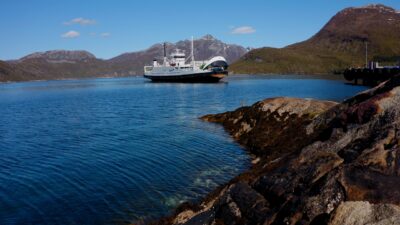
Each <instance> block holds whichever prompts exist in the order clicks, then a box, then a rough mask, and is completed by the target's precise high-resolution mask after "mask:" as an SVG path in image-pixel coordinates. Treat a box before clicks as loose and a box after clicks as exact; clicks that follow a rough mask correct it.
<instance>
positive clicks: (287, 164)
mask: <svg viewBox="0 0 400 225" xmlns="http://www.w3.org/2000/svg"><path fill="white" fill-rule="evenodd" d="M202 119H203V120H205V121H209V122H215V123H220V124H222V125H223V126H224V128H225V129H226V130H227V131H228V132H229V133H230V134H231V135H232V136H233V137H234V138H235V139H236V140H237V141H238V142H239V143H240V144H241V145H243V146H244V147H245V148H246V149H247V150H248V151H249V152H250V153H251V154H254V155H255V157H256V159H255V160H253V163H254V164H253V166H252V168H251V169H250V170H248V171H246V172H245V173H243V174H240V175H239V176H237V177H236V178H234V179H233V180H231V181H230V182H229V183H228V184H226V185H225V186H223V187H221V188H219V189H217V190H215V191H214V192H213V193H210V194H209V196H207V197H206V198H205V199H204V200H203V201H202V202H201V203H200V204H198V205H192V204H189V203H186V204H183V205H181V206H180V207H178V209H177V210H176V212H175V214H174V215H172V216H170V217H166V218H163V219H161V220H159V221H156V222H154V224H293V225H303V224H331V225H339V224H380V225H384V224H400V77H394V78H393V79H391V80H389V81H387V82H385V83H382V84H381V85H379V86H377V87H375V88H372V89H370V90H367V91H365V92H362V93H360V94H358V95H356V96H354V97H352V98H350V99H348V100H346V101H344V102H342V103H340V104H338V103H334V102H327V101H318V100H312V99H297V98H273V99H266V100H263V101H260V102H257V103H255V104H254V105H252V106H250V107H241V108H239V109H237V110H235V111H232V112H226V113H221V114H215V115H206V116H203V117H202Z"/></svg>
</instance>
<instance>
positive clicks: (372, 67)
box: [343, 62, 400, 86]
mask: <svg viewBox="0 0 400 225" xmlns="http://www.w3.org/2000/svg"><path fill="white" fill-rule="evenodd" d="M399 74H400V65H399V66H379V64H378V63H377V62H370V63H369V64H368V66H367V67H364V68H349V69H346V70H345V71H344V72H343V75H344V78H345V79H346V80H347V81H351V82H354V84H362V85H371V86H374V85H376V84H378V83H380V82H383V81H386V80H388V79H390V78H391V77H393V76H395V75H399ZM359 82H360V83H359Z"/></svg>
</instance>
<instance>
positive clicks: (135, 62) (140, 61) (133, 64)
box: [109, 34, 247, 75]
mask: <svg viewBox="0 0 400 225" xmlns="http://www.w3.org/2000/svg"><path fill="white" fill-rule="evenodd" d="M194 47H195V48H194V55H195V60H207V59H209V58H211V57H213V56H217V55H220V56H223V57H225V58H226V60H227V61H228V63H232V62H234V61H236V60H238V59H239V58H240V57H241V56H243V55H244V54H245V53H246V52H247V50H246V49H245V48H244V47H242V46H239V45H234V44H226V43H224V42H222V41H220V40H218V39H216V38H214V37H213V36H211V35H209V34H208V35H205V36H204V37H202V38H200V39H196V40H194ZM176 48H178V49H181V50H184V51H185V52H186V55H187V56H189V55H190V52H191V40H184V41H179V42H177V43H167V55H169V53H170V52H171V51H173V50H174V49H176ZM155 58H156V59H157V60H159V61H160V62H161V61H162V58H163V45H162V43H159V44H155V45H153V46H151V47H150V48H148V49H146V50H144V51H140V52H132V53H125V54H122V55H119V56H117V57H115V58H112V59H110V60H109V62H111V64H112V65H113V66H114V67H115V68H118V69H121V71H118V72H122V73H123V72H129V75H133V74H135V75H137V74H142V73H143V66H144V65H146V64H151V62H152V61H153V59H155Z"/></svg>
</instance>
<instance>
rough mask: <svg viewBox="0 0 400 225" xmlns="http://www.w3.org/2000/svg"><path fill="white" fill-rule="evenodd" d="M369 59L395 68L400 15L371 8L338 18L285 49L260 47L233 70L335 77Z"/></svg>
mask: <svg viewBox="0 0 400 225" xmlns="http://www.w3.org/2000/svg"><path fill="white" fill-rule="evenodd" d="M366 43H367V44H368V53H369V54H368V60H376V61H380V62H381V63H384V64H388V65H394V64H397V63H398V60H399V59H400V57H399V56H400V45H399V43H400V14H399V13H396V10H394V9H392V8H389V7H386V6H383V5H371V6H367V7H363V8H348V9H345V10H343V11H341V12H339V13H338V14H337V15H335V16H334V17H333V18H332V19H331V20H330V21H329V22H328V23H327V24H326V25H325V26H324V27H323V28H322V29H321V30H320V31H319V32H318V33H317V34H316V35H314V36H313V37H311V38H310V39H308V40H306V41H303V42H300V43H297V44H294V45H290V46H287V47H285V48H280V49H278V48H260V49H255V50H252V51H250V52H249V53H247V54H246V55H245V56H243V57H242V58H241V59H240V60H238V61H237V62H236V63H234V64H232V65H231V67H230V70H231V71H232V72H233V73H236V74H247V73H248V74H268V73H272V74H332V73H340V72H341V71H343V70H344V69H346V68H349V67H363V66H365V49H366Z"/></svg>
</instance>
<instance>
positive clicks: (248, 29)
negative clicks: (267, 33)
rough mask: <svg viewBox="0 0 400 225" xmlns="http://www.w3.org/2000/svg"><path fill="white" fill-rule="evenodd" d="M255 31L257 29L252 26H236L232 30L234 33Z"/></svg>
mask: <svg viewBox="0 0 400 225" xmlns="http://www.w3.org/2000/svg"><path fill="white" fill-rule="evenodd" d="M254 32H256V30H255V29H254V28H253V27H250V26H243V27H236V28H234V29H232V31H231V33H232V34H252V33H254Z"/></svg>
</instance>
